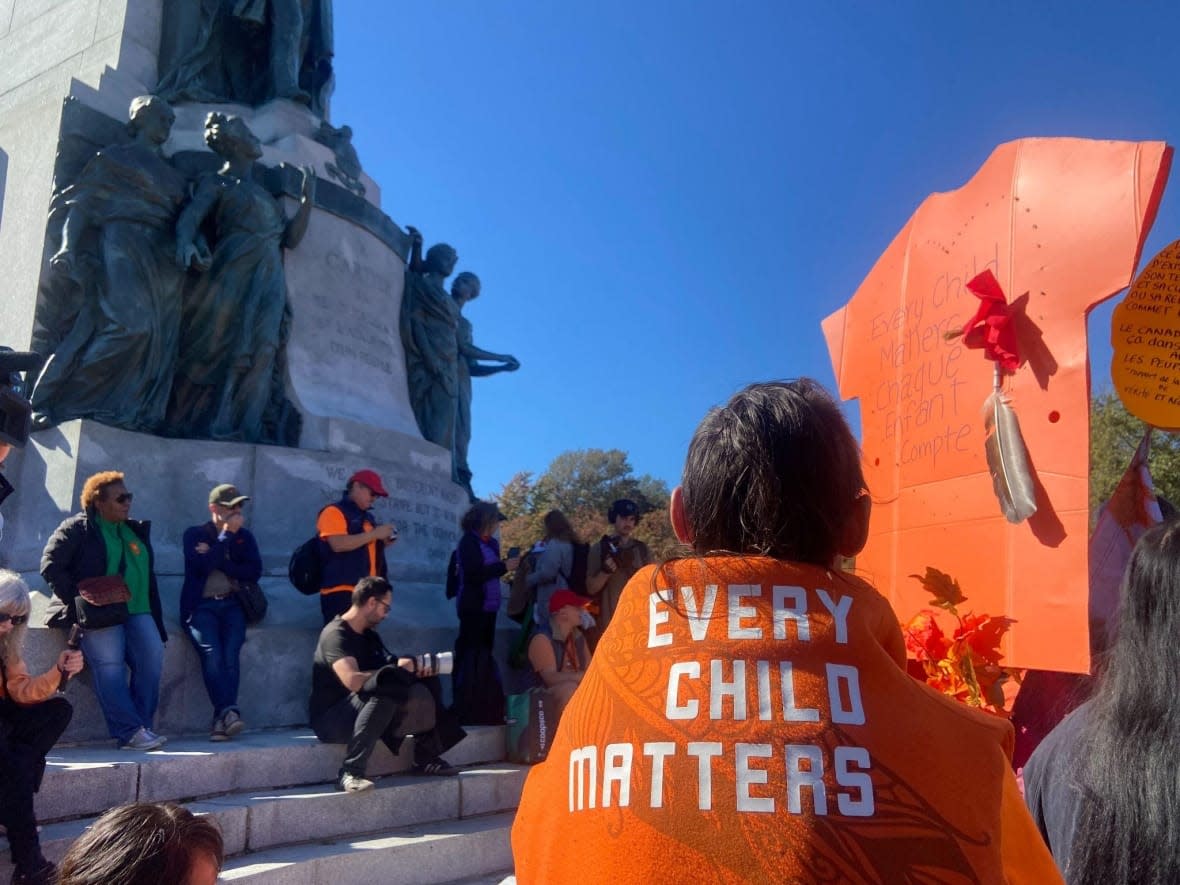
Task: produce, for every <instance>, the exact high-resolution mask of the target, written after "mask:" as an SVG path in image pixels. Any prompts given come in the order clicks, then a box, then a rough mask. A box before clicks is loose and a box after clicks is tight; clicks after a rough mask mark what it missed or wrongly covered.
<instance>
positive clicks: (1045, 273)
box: [823, 138, 1172, 672]
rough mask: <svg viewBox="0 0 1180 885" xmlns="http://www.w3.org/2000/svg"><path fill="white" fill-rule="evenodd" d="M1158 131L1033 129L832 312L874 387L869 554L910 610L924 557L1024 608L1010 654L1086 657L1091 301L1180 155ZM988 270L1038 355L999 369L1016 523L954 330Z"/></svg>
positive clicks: (1000, 608) (866, 438) (869, 569)
mask: <svg viewBox="0 0 1180 885" xmlns="http://www.w3.org/2000/svg"><path fill="white" fill-rule="evenodd" d="M1171 154H1172V151H1171V148H1170V147H1168V146H1167V145H1165V144H1164V143H1163V142H1143V143H1132V142H1116V141H1089V140H1085V139H1071V138H1030V139H1022V140H1020V141H1014V142H1010V143H1008V144H1004V145H1001V146H1000V147H998V148H997V149H996V150H995V151H994V152H993V153H992V155H991V156H990V157H989V158H988V160H987V162H986V163H984V165H983V167H982V168H981V169H980V170H979V171H978V172H977V173H976V174H975V176H974V177H973V178H972V179H971V180H970V181H969V182H968V183H967V184H965V185H964V186H963V187H961V188H960V189H959V190H957V191H952V192H950V193H944V194H933V195H931V196H930V197H928V198H927V199H926V200H925V201H924V202H923V203H922V205H921V206H919V207H918V210H917V211H916V212H915V213H914V215H913V217H912V218H911V219H910V220H909V222H908V223H907V224H906V225H905V227H904V228H902V230H901V232H900V233H899V234H898V235H897V236H896V237H895V238H894V240H893V242H892V243H890V245H889V247H888V248H887V249H886V250H885V253H884V254H883V255H882V256H881V258H880V259H878V261H877V263H876V265H875V266H874V267H873V269H872V271H871V272H870V273H869V275H868V277H867V278H866V279H865V281H864V282H863V283H862V284H861V286H860V288H859V289H858V290H857V291H856V294H855V295H854V296H853V297H852V300H851V301H849V302H848V304H847V305H845V306H844V307H843V308H841V309H840V310H838V311H836V312H835V313H834V314H832V315H831V316H829V317H828V318H827V319H825V320H824V323H823V329H824V335H825V336H826V337H827V341H828V348H829V351H830V353H831V358H832V364H833V366H834V368H835V373H836V378H837V382H838V384H839V387H840V393H841V395H842V396H843V397H844V398H846V399H851V398H854V397H855V398H858V399H859V401H860V414H861V427H862V432H863V449H864V460H865V474H866V478H867V481H868V485H869V489H870V491H871V492H872V495H873V501H874V509H873V518H872V524H871V528H870V537H869V543H868V546H867V547H866V549H865V551H864V552H863V553H862V554H861V555H860V556H859V557H857V570H858V571H859V572H861V573H863V574H864V576H865V577H866V578H868V579H869V580H870V581H872V582H873V583H874V584H875V585H876V586H877V587H878V588H879V589H880V590H881V592H882V593H884V594H885V595H886V596H887V597H888V598H889V599H890V601H891V602H892V603H893V605H894V607H895V608H896V610H897V611H898V613H899V614H900V615H901V616H902V618H903V619H904V618H906V617H908V616H909V614H911V613H913V612H916V611H917V610H918V609H920V608H922V607H924V606H925V604H926V602H927V600H926V598H925V595H924V594H923V592H922V589H921V587H920V586H919V584H918V582H917V581H913V580H911V579H910V578H909V577H908V576H909V575H911V574H921V573H922V572H924V571H925V568H926V566H928V565H929V566H934V567H935V568H938V569H941V570H942V571H944V572H947V573H949V574H951V575H953V576H954V577H955V578H957V579H958V580H959V582H960V583H961V585H962V587H963V591H964V592H965V593H966V594H967V596H969V597H970V598H971V601H972V603H973V609H974V610H975V611H977V612H987V613H989V614H996V615H998V614H1004V615H1007V616H1009V617H1011V618H1014V619H1015V620H1016V624H1015V626H1014V627H1013V628H1012V630H1011V632H1010V633H1009V635H1008V637H1007V639H1006V641H1005V648H1004V651H1005V663H1006V664H1008V665H1010V666H1016V667H1034V668H1042V669H1052V670H1066V671H1071V672H1086V671H1088V669H1089V644H1088V638H1087V615H1086V605H1087V566H1086V537H1087V532H1088V506H1089V482H1088V469H1089V451H1088V450H1089V446H1088V440H1089V376H1088V361H1087V355H1086V314H1087V313H1088V312H1089V310H1090V309H1091V308H1093V307H1094V306H1095V305H1096V304H1098V303H1099V302H1101V301H1103V300H1105V299H1106V298H1109V297H1110V296H1112V295H1114V294H1115V293H1117V292H1119V291H1120V290H1121V289H1123V288H1125V287H1126V286H1127V285H1128V284H1129V282H1130V280H1131V277H1132V274H1133V273H1134V269H1135V265H1136V263H1137V261H1138V259H1139V253H1140V250H1141V249H1142V246H1143V241H1144V239H1145V237H1146V235H1147V232H1148V230H1149V229H1150V227H1151V224H1152V222H1153V221H1154V219H1155V213H1156V210H1157V208H1158V206H1159V199H1160V196H1161V194H1162V192H1163V187H1164V184H1165V182H1166V180H1167V175H1168V170H1169V167H1170V164H1171ZM985 269H987V270H991V271H992V273H993V274H995V276H996V279H997V280H999V282H1000V285H1001V287H1002V288H1003V289H1004V292H1005V293H1006V294H1007V296H1008V301H1009V303H1013V304H1014V306H1015V308H1016V311H1017V314H1018V324H1019V328H1018V335H1019V340H1020V346H1021V356H1022V358H1023V359H1024V364H1023V365H1021V367H1020V368H1018V369H1017V370H1016V372H1015V374H1014V375H1011V376H1007V377H1006V378H1005V380H1004V390H1005V392H1006V393H1008V394H1009V395H1010V397H1011V400H1012V404H1013V406H1014V408H1015V410H1016V413H1017V415H1018V416H1019V419H1020V426H1021V430H1022V431H1023V435H1024V439H1025V442H1026V444H1027V446H1028V452H1029V456H1030V459H1031V462H1032V465H1033V468H1034V470H1035V474H1036V479H1037V483H1038V489H1037V506H1038V511H1037V513H1036V515H1035V516H1033V517H1032V518H1031V519H1029V520H1028V521H1026V522H1024V523H1021V524H1019V525H1011V524H1009V523H1008V522H1007V521H1006V520H1005V519H1004V517H1003V515H1002V514H1001V512H1000V507H999V503H998V502H997V500H996V496H995V493H994V492H993V489H992V481H991V478H990V476H989V475H988V471H987V464H986V461H985V458H984V430H983V417H982V414H981V409H982V406H983V403H984V400H985V399H986V397H987V396H988V394H989V393H990V392H991V388H992V363H991V362H989V361H988V360H987V359H985V358H984V356H983V354H982V352H981V351H977V350H968V349H967V348H965V347H964V346H963V345H962V343H961V342H960V341H957V340H956V341H947V340H945V339H944V333H946V332H948V331H951V330H954V329H956V328H958V327H960V326H962V325H963V324H964V323H966V322H967V320H968V319H970V317H971V315H972V314H973V313H974V312H975V309H976V307H977V305H978V301H977V299H976V298H975V297H974V296H973V295H971V293H970V292H968V291H967V288H966V284H967V282H968V281H970V280H971V279H972V278H973V277H974V276H975V275H976V274H978V273H980V272H982V271H984V270H985Z"/></svg>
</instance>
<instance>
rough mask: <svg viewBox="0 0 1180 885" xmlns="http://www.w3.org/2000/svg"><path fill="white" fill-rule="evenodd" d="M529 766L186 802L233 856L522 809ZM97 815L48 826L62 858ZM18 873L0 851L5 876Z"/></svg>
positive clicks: (51, 854) (54, 853)
mask: <svg viewBox="0 0 1180 885" xmlns="http://www.w3.org/2000/svg"><path fill="white" fill-rule="evenodd" d="M527 774H528V769H527V768H525V767H523V766H516V765H509V764H506V763H500V764H492V765H484V766H474V767H471V768H467V769H464V770H463V771H462V773H461V774H460V775H459V776H458V777H453V778H437V777H434V778H432V777H422V776H415V775H394V776H390V777H384V778H380V779H378V780H377V785H376V787H375V789H373V790H369V791H366V792H363V793H349V794H346V793H341V792H338V791H336V789H335V785H334V784H315V785H311V786H305V787H298V788H292V789H285V790H251V791H243V792H240V793H235V794H229V795H226V796H221V797H217V798H214V799H211V800H205V801H199V802H189V803H185V807H186V808H188V809H189V810H190V811H192V812H193V813H195V814H202V815H206V814H207V815H212V816H213V817H214V818H215V819H216V820H217V823H218V826H219V828H220V829H221V831H222V838H223V840H224V844H225V853H226V856H227V857H237V856H240V855H244V854H247V853H251V852H254V853H257V852H259V851H268V850H273V849H279V848H282V847H287V846H293V845H299V844H304V843H308V842H313V841H319V842H322V841H324V840H329V841H330V840H342V839H357V838H362V837H365V836H367V835H371V834H376V833H385V832H391V831H393V830H400V829H405V828H414V827H422V826H428V825H431V824H444V823H446V822H448V821H458V820H466V819H472V818H477V817H483V816H487V815H495V814H501V813H511V812H514V811H515V809H516V807H517V805H518V803H519V800H520V793H521V790H522V789H523V785H524V779H525V777H526V776H527ZM96 817H97V816H93V817H87V818H81V819H76V820H69V821H59V822H55V823H49V824H45V825H43V826H42V830H41V847H42V851H43V852H44V853H45V856H46V857H48V858H49V859H50V860H53V861H55V862H56V861H59V860H60V859H61V858H62V857H63V856H64V855H65V852H66V850H67V849H68V848H69V846H70V845H71V844H72V843H73V841H74V840H75V839H76V838H78V836H80V835H81V834H82V833H83V831H84V830H85V829H86V828H87V827H89V826H90V825H91V824H92V823H93V822H94V820H95V819H96ZM10 874H11V870H10V868H9V865H8V862H7V853H6V852H4V853H3V855H2V856H0V881H6V877H7V876H9V875H10Z"/></svg>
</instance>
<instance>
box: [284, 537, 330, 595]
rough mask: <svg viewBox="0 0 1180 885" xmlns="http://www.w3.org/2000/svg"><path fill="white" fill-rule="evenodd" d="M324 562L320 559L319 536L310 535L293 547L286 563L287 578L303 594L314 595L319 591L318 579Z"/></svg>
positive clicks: (321, 574) (321, 573) (322, 570)
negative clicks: (289, 559)
mask: <svg viewBox="0 0 1180 885" xmlns="http://www.w3.org/2000/svg"><path fill="white" fill-rule="evenodd" d="M323 572H324V564H323V562H322V561H321V559H320V536H319V535H318V534H316V535H312V536H311V537H310V538H308V539H307V540H306V541H304V542H303V543H302V544H300V545H299V546H298V547H296V548H295V552H294V553H292V554H291V561H290V562H288V563H287V578H288V579H289V580H290V581H291V584H292V586H294V588H295V589H296V590H298V591H299V592H300V593H302V594H303V595H304V596H315V595H316V594H317V593H319V592H320V579H321V577H322V576H323Z"/></svg>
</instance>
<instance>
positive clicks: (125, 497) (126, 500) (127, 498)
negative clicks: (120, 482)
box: [115, 492, 135, 504]
mask: <svg viewBox="0 0 1180 885" xmlns="http://www.w3.org/2000/svg"><path fill="white" fill-rule="evenodd" d="M134 497H135V495H133V494H131V492H124V493H123V494H121V495H117V496H116V497H115V503H116V504H130V503H131V499H132V498H134Z"/></svg>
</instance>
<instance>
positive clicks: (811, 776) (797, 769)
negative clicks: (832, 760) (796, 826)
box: [787, 744, 828, 816]
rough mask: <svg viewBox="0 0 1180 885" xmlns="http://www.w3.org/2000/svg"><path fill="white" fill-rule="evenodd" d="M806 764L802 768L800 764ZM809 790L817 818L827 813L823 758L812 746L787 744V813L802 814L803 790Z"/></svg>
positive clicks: (817, 749) (816, 748) (817, 748)
mask: <svg viewBox="0 0 1180 885" xmlns="http://www.w3.org/2000/svg"><path fill="white" fill-rule="evenodd" d="M804 761H806V762H807V763H808V766H807V768H804V767H803V765H802V763H803V762H804ZM804 787H810V788H811V801H812V803H813V804H814V805H815V813H816V815H817V816H823V815H825V814H827V813H828V794H827V792H826V791H825V789H824V757H823V754H822V753H820V751H819V747H816V746H814V745H812V744H787V811H788V812H789V813H790V814H802V813H803V795H802V794H803V788H804Z"/></svg>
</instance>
